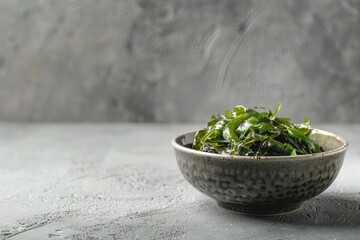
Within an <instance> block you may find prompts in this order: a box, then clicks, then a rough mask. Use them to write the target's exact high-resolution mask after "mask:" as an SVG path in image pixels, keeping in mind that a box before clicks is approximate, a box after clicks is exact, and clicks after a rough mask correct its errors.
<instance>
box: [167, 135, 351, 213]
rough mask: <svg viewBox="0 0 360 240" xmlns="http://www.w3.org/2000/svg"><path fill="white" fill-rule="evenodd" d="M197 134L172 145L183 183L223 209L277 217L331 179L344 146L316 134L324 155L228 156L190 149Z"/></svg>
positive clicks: (338, 140)
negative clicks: (183, 179)
mask: <svg viewBox="0 0 360 240" xmlns="http://www.w3.org/2000/svg"><path fill="white" fill-rule="evenodd" d="M195 133H196V132H190V133H186V134H182V135H180V136H178V137H176V138H174V140H173V141H172V145H173V147H174V150H175V155H176V161H177V164H178V166H179V168H180V170H181V173H182V174H183V175H184V177H185V179H186V180H187V181H188V182H189V183H190V184H191V185H192V186H194V187H195V188H196V189H197V190H199V191H200V192H202V193H204V194H205V195H207V196H209V197H211V198H213V199H215V200H216V201H217V203H218V205H219V206H220V207H222V208H224V209H227V210H230V211H235V212H238V213H243V214H252V215H277V214H284V213H290V212H294V211H296V210H298V209H299V207H300V205H301V203H303V202H304V201H306V200H308V199H310V198H312V197H314V196H316V195H318V194H320V193H321V192H323V191H324V190H325V189H327V188H328V187H329V186H330V184H331V183H332V182H333V181H334V180H335V178H336V176H337V175H338V173H339V171H340V168H341V166H342V163H343V160H344V156H345V151H346V149H347V146H348V143H347V141H346V140H345V139H344V138H342V137H340V136H338V135H335V134H333V133H330V132H326V131H322V130H318V129H315V130H313V131H312V133H311V138H312V139H313V140H314V141H315V142H316V143H318V144H319V145H320V146H322V148H323V149H324V150H325V152H322V153H316V154H308V155H300V156H266V157H249V156H230V155H221V154H213V153H206V152H201V151H197V150H194V149H192V148H191V145H192V142H193V139H194V136H195Z"/></svg>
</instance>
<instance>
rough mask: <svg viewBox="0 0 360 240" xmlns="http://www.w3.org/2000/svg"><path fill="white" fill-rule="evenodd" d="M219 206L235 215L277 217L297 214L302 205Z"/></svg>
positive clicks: (222, 203) (223, 203) (227, 204)
mask: <svg viewBox="0 0 360 240" xmlns="http://www.w3.org/2000/svg"><path fill="white" fill-rule="evenodd" d="M217 204H218V206H219V207H221V208H223V209H225V210H227V211H230V212H234V213H239V214H244V215H255V216H276V215H283V214H289V213H293V212H296V211H297V210H299V209H300V205H301V203H290V204H289V203H286V204H283V203H282V204H238V203H226V202H220V201H218V202H217Z"/></svg>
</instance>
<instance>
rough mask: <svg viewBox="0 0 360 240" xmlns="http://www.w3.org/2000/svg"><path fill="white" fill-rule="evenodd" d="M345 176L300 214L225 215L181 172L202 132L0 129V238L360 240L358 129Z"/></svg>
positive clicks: (345, 132) (349, 133)
mask: <svg viewBox="0 0 360 240" xmlns="http://www.w3.org/2000/svg"><path fill="white" fill-rule="evenodd" d="M314 126H315V127H318V128H321V129H325V130H329V131H333V132H335V133H338V134H340V135H342V136H344V137H345V138H347V139H348V141H349V144H350V147H349V149H348V152H347V155H346V157H345V162H344V165H343V167H342V170H341V172H340V174H339V176H338V177H337V179H336V180H335V182H334V183H333V184H332V185H331V187H330V188H328V189H327V190H326V191H325V192H324V193H322V194H321V195H319V196H318V197H316V198H314V199H311V200H309V201H307V202H306V203H304V205H303V207H302V208H301V209H300V210H299V211H298V212H296V213H293V214H290V215H284V216H277V217H268V218H259V217H250V216H242V215H237V214H232V213H228V212H225V211H223V210H222V209H220V208H219V207H217V205H216V204H215V201H214V200H212V199H210V198H208V197H206V196H204V195H202V194H201V193H199V192H198V191H196V190H195V189H194V188H193V187H191V186H190V185H189V184H188V183H187V182H186V181H185V180H184V178H183V177H182V175H181V173H180V171H179V170H178V168H177V165H176V161H175V157H174V153H173V150H172V147H171V139H172V138H173V137H174V136H175V135H177V134H180V133H183V132H187V131H190V130H195V129H198V128H199V125H154V124H152V125H135V124H11V123H2V124H0V162H1V167H0V184H1V188H0V239H13V240H15V239H36V240H38V239H54V240H55V239H306V240H309V239H360V140H359V138H358V136H359V135H360V125H318V126H316V125H314Z"/></svg>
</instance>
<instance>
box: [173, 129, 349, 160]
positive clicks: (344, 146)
mask: <svg viewBox="0 0 360 240" xmlns="http://www.w3.org/2000/svg"><path fill="white" fill-rule="evenodd" d="M197 131H198V130H197ZM197 131H191V132H186V133H183V134H180V135H178V136H176V137H174V138H173V139H172V146H173V147H174V149H176V150H178V151H181V152H186V153H189V154H194V155H198V156H203V157H210V158H212V159H214V158H215V159H216V158H217V159H220V160H225V159H231V161H234V160H241V161H244V160H247V161H254V160H256V162H258V161H262V160H265V161H267V162H269V160H273V161H287V160H291V161H293V160H309V159H312V160H313V159H314V158H324V157H326V156H331V155H335V154H338V153H341V152H343V151H345V150H346V149H347V148H348V146H349V143H348V141H347V140H346V139H345V138H343V137H341V136H339V135H337V134H335V133H332V132H329V131H325V130H321V129H317V128H312V131H314V132H316V133H320V134H323V135H326V136H331V137H335V138H336V139H338V140H339V141H341V142H342V146H341V147H339V148H336V149H333V150H330V151H325V152H321V153H311V154H304V155H297V156H242V155H226V154H216V153H208V152H201V151H198V150H195V149H192V148H188V147H184V146H182V145H180V144H178V143H177V142H176V141H177V140H178V139H179V138H182V137H184V136H186V135H188V134H194V133H196V132H197Z"/></svg>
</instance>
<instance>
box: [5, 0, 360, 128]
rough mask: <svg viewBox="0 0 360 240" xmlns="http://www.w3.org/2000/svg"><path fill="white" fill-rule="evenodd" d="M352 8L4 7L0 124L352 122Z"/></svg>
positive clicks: (191, 1)
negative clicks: (226, 119)
mask: <svg viewBox="0 0 360 240" xmlns="http://www.w3.org/2000/svg"><path fill="white" fill-rule="evenodd" d="M359 25H360V1H358V0H327V1H311V0H303V1H298V0H292V1H282V0H281V1H280V0H275V1H265V0H261V1H258V0H251V1H250V0H242V1H234V0H223V1H213V0H181V1H179V0H165V1H163V0H107V1H99V0H64V1H57V0H28V1H20V0H2V1H1V2H0V120H18V121H139V122H142V121H150V122H151V121H158V122H174V121H176V122H193V121H198V122H200V121H205V120H206V119H207V116H209V115H210V114H213V113H218V112H223V110H224V108H230V107H233V106H234V105H238V104H243V105H246V106H255V105H263V106H268V107H272V108H275V107H276V105H277V103H278V102H283V108H284V112H287V113H288V115H289V116H291V117H293V118H294V119H295V120H296V121H300V120H302V119H303V118H304V117H305V115H308V116H309V117H310V118H311V119H312V120H313V121H314V122H333V123H342V122H360V95H359V91H360V28H359Z"/></svg>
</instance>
